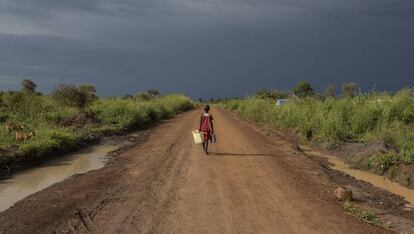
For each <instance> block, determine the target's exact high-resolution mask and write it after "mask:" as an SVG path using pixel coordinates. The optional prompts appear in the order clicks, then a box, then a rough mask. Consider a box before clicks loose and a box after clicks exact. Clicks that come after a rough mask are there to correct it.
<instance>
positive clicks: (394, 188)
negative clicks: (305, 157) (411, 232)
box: [306, 150, 414, 207]
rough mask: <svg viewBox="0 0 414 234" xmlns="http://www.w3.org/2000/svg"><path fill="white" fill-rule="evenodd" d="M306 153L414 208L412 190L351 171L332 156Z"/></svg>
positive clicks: (377, 177) (346, 165) (362, 172)
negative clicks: (381, 189)
mask: <svg viewBox="0 0 414 234" xmlns="http://www.w3.org/2000/svg"><path fill="white" fill-rule="evenodd" d="M306 152H307V153H309V154H311V155H315V156H320V157H323V158H326V159H328V161H329V163H331V164H332V165H333V166H331V168H332V169H334V170H338V171H342V172H344V173H346V174H348V175H350V176H353V177H355V178H356V179H358V180H363V181H366V182H369V183H371V184H372V185H374V186H375V187H379V188H383V189H385V190H387V191H389V192H391V193H394V194H397V195H400V196H402V197H404V198H405V200H406V201H408V202H409V203H411V204H407V205H406V206H407V207H414V190H412V189H409V188H406V187H404V186H402V185H400V184H398V183H396V182H393V181H391V180H389V179H387V178H385V177H384V176H379V175H375V174H372V173H370V172H367V171H361V170H357V169H352V168H351V167H350V166H349V165H348V164H346V163H345V162H343V161H341V160H339V159H337V158H336V157H334V156H331V155H326V154H323V153H320V152H315V151H308V150H306Z"/></svg>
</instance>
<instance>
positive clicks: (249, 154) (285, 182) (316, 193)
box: [0, 109, 386, 233]
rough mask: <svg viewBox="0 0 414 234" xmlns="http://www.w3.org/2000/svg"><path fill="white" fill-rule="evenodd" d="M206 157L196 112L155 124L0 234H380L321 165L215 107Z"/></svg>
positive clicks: (20, 213) (40, 198) (6, 216)
mask: <svg viewBox="0 0 414 234" xmlns="http://www.w3.org/2000/svg"><path fill="white" fill-rule="evenodd" d="M212 113H213V115H214V116H215V119H216V121H215V126H216V133H217V136H218V143H217V144H214V145H212V146H211V151H212V154H211V155H204V154H203V153H202V148H201V146H196V145H194V144H193V142H192V136H191V133H190V131H191V130H192V129H194V128H196V126H197V123H198V116H199V114H200V112H199V111H198V110H197V111H192V112H188V113H185V114H183V115H181V116H179V117H178V118H176V119H173V120H170V121H168V122H167V123H164V124H161V125H159V126H158V127H156V128H155V129H154V131H153V133H152V134H151V135H150V137H149V139H148V140H147V141H145V142H144V143H143V144H140V145H138V146H136V147H135V148H133V149H130V150H128V151H126V152H124V153H123V154H122V155H120V156H119V157H118V158H117V159H116V160H115V161H114V163H113V164H111V165H109V166H107V167H105V168H103V169H100V170H97V171H92V172H90V173H87V174H84V175H79V176H75V177H73V178H71V179H68V180H66V181H63V182H61V183H58V184H55V185H54V186H52V187H50V188H48V189H46V190H44V191H41V192H39V193H37V194H34V195H32V196H30V197H28V198H26V199H24V200H23V201H20V202H18V203H17V204H16V205H15V206H14V207H13V208H11V209H9V210H6V211H5V212H3V213H1V214H0V233H2V232H4V233H52V232H56V233H62V232H69V233H71V232H77V233H86V232H93V233H382V232H386V231H384V230H382V229H379V228H376V227H374V226H370V225H369V224H366V223H364V222H362V221H359V220H358V219H356V218H354V217H352V216H350V215H348V214H346V213H345V212H344V211H343V209H342V207H341V205H340V204H338V203H337V202H336V201H335V199H334V198H333V197H332V193H333V190H334V189H335V188H336V186H337V185H335V184H334V183H333V182H332V181H331V180H330V179H329V177H328V176H327V175H325V174H324V172H323V171H322V170H321V168H320V166H319V165H318V164H316V163H315V162H313V161H312V160H310V159H308V158H306V157H303V155H301V154H300V152H295V151H294V149H293V147H292V145H291V143H289V142H287V141H285V140H283V139H282V138H277V137H273V138H271V139H267V138H266V134H263V133H262V132H260V131H258V130H257V129H255V128H252V127H249V126H246V125H243V124H242V123H241V122H240V121H239V120H238V119H237V118H235V117H234V116H233V115H232V114H230V113H228V112H225V111H223V110H218V109H215V110H213V112H212Z"/></svg>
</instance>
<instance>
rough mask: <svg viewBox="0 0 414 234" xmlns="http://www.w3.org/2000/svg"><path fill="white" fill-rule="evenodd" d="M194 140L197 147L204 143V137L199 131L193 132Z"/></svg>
mask: <svg viewBox="0 0 414 234" xmlns="http://www.w3.org/2000/svg"><path fill="white" fill-rule="evenodd" d="M193 138H194V143H195V144H196V145H199V144H203V142H204V135H203V133H202V132H200V131H198V130H193Z"/></svg>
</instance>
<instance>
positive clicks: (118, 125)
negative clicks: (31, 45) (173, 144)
mask: <svg viewBox="0 0 414 234" xmlns="http://www.w3.org/2000/svg"><path fill="white" fill-rule="evenodd" d="M192 107H193V102H192V101H191V100H190V99H189V98H188V97H187V96H184V95H180V94H173V95H167V96H162V97H158V98H153V99H151V100H148V101H140V100H136V99H121V98H109V99H100V100H98V101H96V102H95V103H93V105H92V106H91V107H90V110H89V111H90V112H91V113H93V114H94V115H95V116H96V118H97V119H98V120H100V121H101V123H102V124H100V125H87V126H85V127H82V128H79V127H64V126H62V125H60V124H59V123H60V121H61V120H62V119H64V118H66V117H69V116H73V115H74V114H76V113H77V110H76V109H73V108H68V107H64V106H61V105H59V104H58V103H56V102H55V101H54V100H53V99H52V98H51V97H49V96H36V95H26V94H22V93H3V94H2V95H1V96H0V113H1V114H0V162H1V160H5V159H6V158H5V157H4V155H3V156H2V150H1V149H4V148H7V147H8V146H11V145H17V146H18V148H19V150H20V152H21V153H23V154H25V155H27V156H29V158H33V157H42V156H44V155H46V154H48V153H51V152H55V151H57V150H59V149H65V148H73V147H79V146H81V145H83V144H85V142H88V141H90V140H91V139H96V138H97V137H99V136H102V135H107V134H111V133H115V132H120V131H129V130H134V129H140V128H144V127H146V126H148V124H149V123H151V122H156V121H159V120H162V119H166V118H171V117H173V116H175V115H176V114H178V113H180V112H182V111H186V110H189V109H191V108H192ZM6 121H10V122H13V123H19V124H25V125H27V130H26V131H29V130H30V131H34V132H35V133H36V136H35V137H33V138H32V139H31V140H30V141H27V142H26V143H17V142H16V141H15V135H14V132H7V131H6V129H5V127H4V125H5V122H6Z"/></svg>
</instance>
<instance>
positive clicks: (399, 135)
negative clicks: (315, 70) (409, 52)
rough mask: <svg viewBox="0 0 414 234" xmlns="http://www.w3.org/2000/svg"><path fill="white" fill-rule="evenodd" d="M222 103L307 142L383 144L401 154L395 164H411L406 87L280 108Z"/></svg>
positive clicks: (413, 118)
mask: <svg viewBox="0 0 414 234" xmlns="http://www.w3.org/2000/svg"><path fill="white" fill-rule="evenodd" d="M222 105H223V106H224V107H225V108H226V109H229V110H232V111H235V112H237V113H238V114H239V115H241V116H242V117H243V118H245V119H248V120H251V121H257V122H261V123H265V124H269V125H273V126H277V127H279V128H283V129H290V130H292V131H294V132H296V133H299V134H300V135H301V136H302V137H303V139H305V140H308V141H316V142H321V141H329V142H332V143H341V142H345V141H355V142H367V141H369V140H374V139H378V140H383V141H385V142H386V143H387V144H391V145H394V146H395V147H397V148H398V149H399V150H400V153H399V155H398V158H399V160H401V161H403V162H404V163H414V96H413V93H412V91H410V90H408V89H405V90H401V91H400V92H398V93H397V94H396V95H390V94H386V93H382V94H366V95H362V96H357V97H354V98H340V99H333V98H330V99H325V100H318V99H315V98H307V99H302V100H297V99H291V100H290V101H289V102H288V104H286V105H284V106H276V105H275V102H274V101H272V100H264V99H256V98H247V99H244V100H228V101H225V102H223V103H222Z"/></svg>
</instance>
